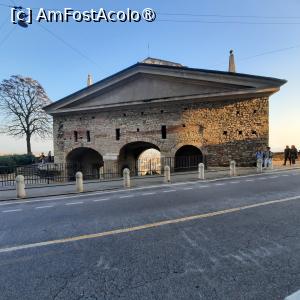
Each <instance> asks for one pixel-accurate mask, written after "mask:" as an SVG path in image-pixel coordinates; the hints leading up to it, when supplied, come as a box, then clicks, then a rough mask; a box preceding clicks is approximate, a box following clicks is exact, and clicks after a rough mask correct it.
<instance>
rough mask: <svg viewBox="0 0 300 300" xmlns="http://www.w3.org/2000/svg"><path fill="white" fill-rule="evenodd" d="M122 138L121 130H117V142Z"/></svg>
mask: <svg viewBox="0 0 300 300" xmlns="http://www.w3.org/2000/svg"><path fill="white" fill-rule="evenodd" d="M120 137H121V131H120V128H117V129H116V140H117V141H119V140H120Z"/></svg>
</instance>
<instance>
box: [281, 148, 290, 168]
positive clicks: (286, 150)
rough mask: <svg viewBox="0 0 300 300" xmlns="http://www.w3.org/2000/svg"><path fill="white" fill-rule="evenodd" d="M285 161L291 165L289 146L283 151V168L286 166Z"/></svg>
mask: <svg viewBox="0 0 300 300" xmlns="http://www.w3.org/2000/svg"><path fill="white" fill-rule="evenodd" d="M287 160H289V162H290V165H291V164H292V161H291V149H290V147H289V146H286V147H285V149H284V163H283V165H284V166H286V162H287Z"/></svg>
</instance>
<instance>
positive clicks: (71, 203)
mask: <svg viewBox="0 0 300 300" xmlns="http://www.w3.org/2000/svg"><path fill="white" fill-rule="evenodd" d="M78 204H83V202H70V203H66V204H65V205H78Z"/></svg>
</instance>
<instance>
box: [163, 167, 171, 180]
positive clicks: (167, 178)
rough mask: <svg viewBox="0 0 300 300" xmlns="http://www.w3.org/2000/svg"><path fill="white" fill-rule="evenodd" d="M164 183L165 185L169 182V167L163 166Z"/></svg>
mask: <svg viewBox="0 0 300 300" xmlns="http://www.w3.org/2000/svg"><path fill="white" fill-rule="evenodd" d="M164 182H165V183H170V182H171V169H170V167H169V166H165V168H164Z"/></svg>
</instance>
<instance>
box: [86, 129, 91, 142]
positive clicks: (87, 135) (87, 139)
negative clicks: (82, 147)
mask: <svg viewBox="0 0 300 300" xmlns="http://www.w3.org/2000/svg"><path fill="white" fill-rule="evenodd" d="M86 141H87V142H90V141H91V133H90V131H89V130H88V131H87V132H86Z"/></svg>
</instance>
